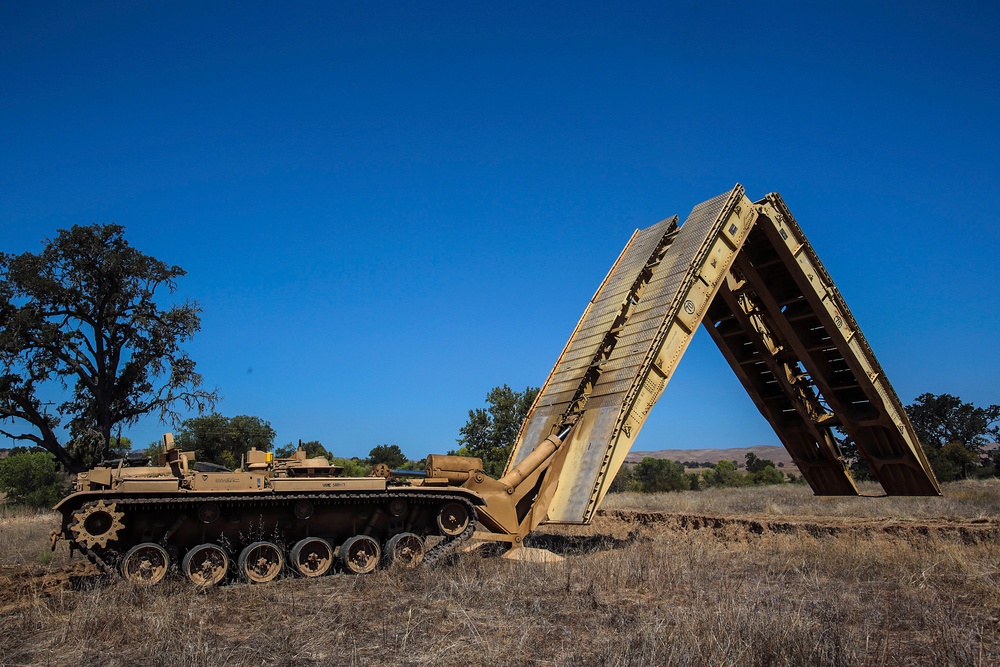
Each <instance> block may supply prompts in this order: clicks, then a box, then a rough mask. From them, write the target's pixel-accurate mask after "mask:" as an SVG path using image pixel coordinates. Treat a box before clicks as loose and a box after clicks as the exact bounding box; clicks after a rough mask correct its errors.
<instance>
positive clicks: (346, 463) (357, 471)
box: [333, 456, 372, 477]
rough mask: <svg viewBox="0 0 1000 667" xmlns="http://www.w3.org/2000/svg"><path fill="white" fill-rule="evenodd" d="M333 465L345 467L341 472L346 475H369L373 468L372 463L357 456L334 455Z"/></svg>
mask: <svg viewBox="0 0 1000 667" xmlns="http://www.w3.org/2000/svg"><path fill="white" fill-rule="evenodd" d="M333 465H335V466H340V467H341V468H343V469H344V470H343V472H342V473H341V474H342V475H343V476H344V477H367V476H368V473H369V472H371V469H372V468H371V466H370V465H368V464H367V463H366V462H365V461H363V460H362V459H359V458H358V457H356V456H355V457H352V458H349V459H345V458H341V457H339V456H335V457H333Z"/></svg>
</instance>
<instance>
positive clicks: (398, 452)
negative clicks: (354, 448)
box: [367, 445, 409, 470]
mask: <svg viewBox="0 0 1000 667" xmlns="http://www.w3.org/2000/svg"><path fill="white" fill-rule="evenodd" d="M367 463H368V465H370V466H375V465H378V464H379V463H384V464H386V465H387V466H389V468H390V469H392V470H396V469H397V468H402V467H403V466H405V465H406V464H407V463H409V459H407V458H406V454H404V453H403V450H402V449H400V448H399V445H378V446H377V447H372V449H371V451H370V452H368V459H367Z"/></svg>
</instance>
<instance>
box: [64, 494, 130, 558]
mask: <svg viewBox="0 0 1000 667" xmlns="http://www.w3.org/2000/svg"><path fill="white" fill-rule="evenodd" d="M124 518H125V513H124V512H121V511H119V510H118V506H117V505H116V504H115V503H113V502H105V501H103V500H96V501H93V502H89V503H87V504H86V505H84V506H83V507H81V508H80V509H78V510H77V511H75V512H73V519H72V523H70V526H69V531H70V533H72V534H73V540H74V541H75V542H76V543H78V544H80V545H82V546H84V547H86V548H87V549H93V548H95V547H100V548H102V549H103V548H105V547H107V546H108V542H114V541H115V540H117V539H118V534H119V533H120V532H121V531H122V530H123V529H124V528H125V524H124V523H122V520H123V519H124Z"/></svg>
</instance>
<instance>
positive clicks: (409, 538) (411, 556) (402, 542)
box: [385, 533, 424, 569]
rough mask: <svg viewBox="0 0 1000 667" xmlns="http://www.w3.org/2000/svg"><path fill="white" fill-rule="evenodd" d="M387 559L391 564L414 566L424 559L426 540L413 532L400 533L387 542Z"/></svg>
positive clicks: (406, 566) (405, 566)
mask: <svg viewBox="0 0 1000 667" xmlns="http://www.w3.org/2000/svg"><path fill="white" fill-rule="evenodd" d="M385 559H386V562H387V563H388V564H389V565H397V566H400V567H404V568H407V569H409V568H412V567H416V566H417V565H420V562H421V561H422V560H423V559H424V541H423V540H422V539H420V536H418V535H414V534H413V533H400V534H399V535H395V536H394V537H391V538H389V541H388V542H386V543H385Z"/></svg>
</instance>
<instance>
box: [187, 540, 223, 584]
mask: <svg viewBox="0 0 1000 667" xmlns="http://www.w3.org/2000/svg"><path fill="white" fill-rule="evenodd" d="M181 570H182V571H183V572H184V576H186V577H187V578H188V579H190V580H191V582H192V583H194V584H195V585H196V586H199V587H201V588H209V587H211V586H215V585H216V584H218V583H219V582H221V581H222V580H223V579H225V578H226V573H227V572H228V571H229V554H227V553H226V550H225V549H223V548H222V547H220V546H219V545H218V544H199V545H198V546H196V547H195V548H193V549H191V550H190V551H188V552H187V554H185V555H184V560H182V561H181Z"/></svg>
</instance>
